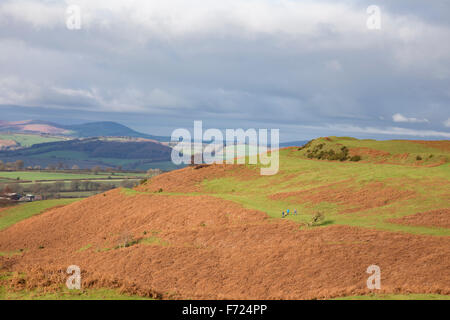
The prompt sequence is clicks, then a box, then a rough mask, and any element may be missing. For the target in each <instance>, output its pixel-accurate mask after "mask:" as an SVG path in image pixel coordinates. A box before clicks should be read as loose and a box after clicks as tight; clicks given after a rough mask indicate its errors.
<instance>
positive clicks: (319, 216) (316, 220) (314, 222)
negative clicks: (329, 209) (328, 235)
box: [308, 212, 325, 227]
mask: <svg viewBox="0 0 450 320" xmlns="http://www.w3.org/2000/svg"><path fill="white" fill-rule="evenodd" d="M324 220H325V214H323V213H322V212H316V213H315V214H314V216H313V217H312V219H311V221H310V222H309V223H308V225H309V226H310V227H315V226H319V225H321V224H322V223H323V221H324Z"/></svg>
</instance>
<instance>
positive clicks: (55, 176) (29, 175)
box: [0, 171, 145, 181]
mask: <svg viewBox="0 0 450 320" xmlns="http://www.w3.org/2000/svg"><path fill="white" fill-rule="evenodd" d="M116 176H118V177H121V178H123V177H143V176H145V173H131V172H130V173H124V172H122V173H114V174H111V173H105V172H99V173H97V174H94V173H70V172H46V171H4V172H0V178H6V179H17V178H20V179H19V180H28V181H36V180H39V181H42V180H48V181H56V180H75V179H77V180H81V179H107V178H108V177H111V178H116Z"/></svg>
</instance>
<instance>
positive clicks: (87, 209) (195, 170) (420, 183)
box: [0, 137, 450, 299]
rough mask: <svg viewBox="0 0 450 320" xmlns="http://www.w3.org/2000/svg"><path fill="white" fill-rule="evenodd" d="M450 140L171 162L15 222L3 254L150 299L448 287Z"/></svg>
mask: <svg viewBox="0 0 450 320" xmlns="http://www.w3.org/2000/svg"><path fill="white" fill-rule="evenodd" d="M346 141H350V143H346ZM397 144H401V145H402V148H403V149H401V151H399V152H401V153H399V154H401V155H402V157H396V154H397V153H395V152H394V151H395V150H396V149H395V145H397ZM407 144H411V145H408V146H407ZM449 144H450V141H447V142H445V141H443V142H438V143H431V144H430V143H429V142H407V141H399V142H397V141H392V142H382V143H380V144H377V142H373V141H360V140H354V139H350V138H334V137H331V138H322V139H318V140H316V141H313V142H312V143H310V144H308V145H306V146H305V147H304V148H297V147H291V148H286V149H283V150H281V151H280V171H279V173H278V174H277V175H274V176H261V175H260V171H259V167H258V166H254V165H211V166H201V167H200V166H199V167H188V168H184V169H181V170H177V171H172V172H169V173H165V174H162V175H159V176H156V177H153V178H152V179H150V180H149V181H148V182H146V183H144V184H142V185H140V186H138V187H136V188H134V189H115V190H111V191H108V192H106V193H103V194H99V195H96V196H93V197H90V198H87V199H85V200H82V201H77V202H74V203H72V204H69V205H66V206H64V207H61V208H55V209H52V210H50V211H48V212H46V213H44V214H41V215H39V216H35V217H33V218H31V219H26V220H23V221H20V222H18V223H15V224H13V225H9V227H8V228H7V229H4V230H2V231H0V252H3V253H4V254H3V256H0V266H3V270H4V271H3V272H10V273H11V272H12V273H16V274H24V277H23V279H22V280H21V281H20V283H22V287H20V289H21V290H28V291H32V290H34V289H36V288H39V289H40V290H44V291H46V292H58V290H60V286H61V284H63V283H64V282H65V274H64V270H65V268H67V266H69V265H72V264H75V265H78V266H80V268H81V269H82V270H83V272H84V273H83V279H82V283H83V286H84V287H83V289H85V290H93V289H102V290H103V289H105V288H109V289H115V288H117V287H118V286H119V287H120V288H121V294H129V295H138V296H142V297H151V298H157V299H180V298H181V299H333V298H344V299H448V298H449V295H450V272H449V270H450V261H449V259H448V257H449V256H450V229H449V228H448V221H449V220H450V217H449V216H448V213H449V209H450V206H449V199H450V166H449V165H450V163H449V162H448V156H449V152H448V151H446V148H447V146H448V145H449ZM319 145H322V146H321V147H318V146H319ZM392 146H394V147H392ZM344 147H345V148H344ZM390 148H392V149H390ZM430 148H432V149H433V151H432V152H433V153H432V154H433V157H431V158H428V159H430V160H427V161H423V160H417V155H422V156H425V155H426V154H429V153H430V152H431V149H430ZM308 150H310V151H308ZM331 150H333V152H331ZM363 151H364V152H365V153H363ZM322 152H323V153H322ZM404 153H409V155H408V156H404ZM355 155H359V156H360V158H358V159H356V158H353V160H352V157H353V156H355ZM328 157H330V158H337V160H330V159H328ZM433 158H434V159H433ZM422 159H423V158H422ZM435 159H437V160H435ZM287 209H289V210H290V214H289V215H287V216H286V217H284V218H283V217H282V212H285V213H286V212H287ZM8 210H10V209H8ZM295 211H296V212H297V214H294V212H295ZM2 213H3V212H2ZM2 213H0V215H1V214H2ZM42 230H46V232H42ZM20 250H22V251H20ZM23 252H26V254H24V253H23ZM373 264H375V265H378V266H379V267H380V268H381V274H382V278H381V289H379V290H371V289H368V288H367V285H366V281H367V279H368V277H369V275H368V274H367V273H366V270H367V267H368V266H370V265H373ZM43 275H45V277H43ZM15 283H17V279H15V280H14V279H11V280H9V281H7V282H6V284H7V285H9V286H10V287H11V286H12V287H14V286H15ZM6 284H5V285H6Z"/></svg>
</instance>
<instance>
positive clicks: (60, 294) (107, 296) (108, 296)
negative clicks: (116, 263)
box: [0, 286, 153, 300]
mask: <svg viewBox="0 0 450 320" xmlns="http://www.w3.org/2000/svg"><path fill="white" fill-rule="evenodd" d="M0 300H153V299H150V298H145V297H140V296H131V295H125V294H121V293H120V292H119V291H118V290H112V289H86V290H69V289H67V288H62V289H61V290H59V291H57V292H54V293H41V292H39V291H36V290H35V291H28V290H22V291H10V290H7V289H6V288H5V287H1V286H0Z"/></svg>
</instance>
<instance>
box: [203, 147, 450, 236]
mask: <svg viewBox="0 0 450 320" xmlns="http://www.w3.org/2000/svg"><path fill="white" fill-rule="evenodd" d="M299 152H300V151H295V149H285V150H281V152H280V172H279V173H278V174H277V175H274V176H260V175H255V178H253V179H246V180H243V179H239V178H238V177H225V178H219V179H212V180H206V181H204V182H203V183H202V185H203V187H204V189H205V190H206V191H207V192H209V193H210V194H212V195H214V196H216V197H219V198H223V199H227V200H231V201H234V202H237V203H240V204H242V205H244V206H245V207H247V208H251V209H257V210H261V211H263V212H266V213H267V214H268V215H269V216H271V217H274V218H279V217H281V212H282V211H285V210H286V209H291V210H293V209H297V211H298V212H299V215H298V216H292V215H291V216H289V217H288V219H291V220H294V221H297V222H307V221H309V220H310V219H311V216H312V215H313V214H314V213H315V212H317V211H321V212H324V213H325V217H326V225H332V224H340V225H350V226H359V227H366V228H375V229H381V230H390V231H402V232H409V233H414V234H430V235H439V236H450V230H449V229H445V228H442V229H439V228H428V227H415V226H404V225H397V224H391V223H389V222H387V221H386V220H387V219H390V218H399V217H403V216H406V215H411V214H414V213H417V212H425V211H430V210H435V209H439V208H447V207H448V205H449V203H448V198H447V197H446V195H448V192H449V185H450V163H447V164H445V165H441V166H437V167H413V166H402V165H389V164H374V163H355V162H340V161H320V160H309V159H304V158H303V157H301V156H300V155H299ZM252 168H253V170H259V169H258V168H257V167H256V166H253V167H252ZM373 182H381V183H383V184H384V186H386V187H391V188H395V189H400V190H408V191H412V192H414V193H416V195H415V197H413V198H411V199H404V200H400V201H395V202H392V203H388V204H386V205H384V206H380V207H374V208H369V209H367V210H362V211H357V212H353V213H345V214H342V213H340V212H341V211H342V210H345V209H351V208H352V205H346V204H338V203H333V202H325V201H324V202H320V203H310V202H299V201H297V199H295V197H294V198H287V199H283V200H273V199H271V198H270V196H271V195H273V194H276V193H280V192H293V191H308V190H312V189H313V188H318V187H321V186H327V185H329V184H333V183H338V184H337V185H336V186H335V187H330V192H337V193H338V192H340V191H341V190H340V189H342V188H352V189H354V190H355V191H357V190H359V189H361V188H363V187H365V186H367V185H369V184H370V183H373ZM443 185H444V186H445V187H443ZM430 195H432V196H430Z"/></svg>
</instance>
